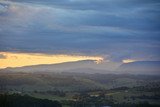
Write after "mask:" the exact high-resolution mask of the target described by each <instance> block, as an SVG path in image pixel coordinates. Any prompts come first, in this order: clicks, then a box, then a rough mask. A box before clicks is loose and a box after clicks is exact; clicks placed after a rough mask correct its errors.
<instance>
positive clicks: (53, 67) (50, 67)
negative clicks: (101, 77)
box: [0, 60, 119, 73]
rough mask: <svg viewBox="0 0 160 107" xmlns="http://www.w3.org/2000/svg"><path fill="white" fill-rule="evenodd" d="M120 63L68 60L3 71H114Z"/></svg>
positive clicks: (2, 70) (4, 70) (3, 70)
mask: <svg viewBox="0 0 160 107" xmlns="http://www.w3.org/2000/svg"><path fill="white" fill-rule="evenodd" d="M118 66H119V65H116V64H112V63H102V64H96V63H95V62H94V61H93V60H83V61H75V62H66V63H60V64H44V65H33V66H24V67H16V68H5V69H1V70H0V71H1V72H76V73H112V71H114V70H113V68H114V69H115V68H116V67H118Z"/></svg>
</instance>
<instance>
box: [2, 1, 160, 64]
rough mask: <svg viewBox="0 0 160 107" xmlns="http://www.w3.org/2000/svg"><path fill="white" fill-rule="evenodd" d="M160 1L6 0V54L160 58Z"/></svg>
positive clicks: (3, 18)
mask: <svg viewBox="0 0 160 107" xmlns="http://www.w3.org/2000/svg"><path fill="white" fill-rule="evenodd" d="M159 7H160V2H159V1H158V0H141V1H138V0H121V1H117V0H60V1H59V0H47V1H44V0H36V1H35V0H11V1H0V51H24V52H46V53H67V54H74V53H81V54H87V55H90V54H94V55H103V56H105V55H107V56H108V55H109V56H110V58H111V60H113V61H121V60H123V59H125V58H136V59H138V58H139V59H146V60H160V58H159V54H160V51H159V50H160V37H159V35H160V22H159V18H160V8H159Z"/></svg>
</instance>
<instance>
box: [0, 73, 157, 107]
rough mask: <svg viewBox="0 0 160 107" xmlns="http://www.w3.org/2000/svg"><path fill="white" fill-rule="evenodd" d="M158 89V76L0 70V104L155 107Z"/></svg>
mask: <svg viewBox="0 0 160 107" xmlns="http://www.w3.org/2000/svg"><path fill="white" fill-rule="evenodd" d="M159 90H160V76H159V75H158V76H157V75H133V74H100V73H93V74H88V73H73V72H60V73H56V72H29V73H28V72H11V71H5V72H4V71H3V72H2V71H1V73H0V92H1V94H0V102H1V103H0V106H1V107H159V106H160V103H159V102H160V91H159ZM29 99H32V100H29ZM2 102H3V103H2ZM5 102H6V104H5ZM16 102H17V103H16ZM27 102H28V103H27ZM48 102H49V103H48ZM25 103H27V104H28V105H25ZM24 105H25V106H24Z"/></svg>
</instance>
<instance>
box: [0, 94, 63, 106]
mask: <svg viewBox="0 0 160 107" xmlns="http://www.w3.org/2000/svg"><path fill="white" fill-rule="evenodd" d="M0 107H62V105H61V104H60V103H59V102H58V101H51V100H47V99H38V98H34V97H31V96H28V95H24V96H21V95H19V94H12V95H8V94H0Z"/></svg>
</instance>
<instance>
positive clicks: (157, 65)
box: [117, 61, 160, 75]
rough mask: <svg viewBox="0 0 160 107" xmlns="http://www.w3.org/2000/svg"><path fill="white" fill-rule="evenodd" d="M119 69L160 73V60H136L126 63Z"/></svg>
mask: <svg viewBox="0 0 160 107" xmlns="http://www.w3.org/2000/svg"><path fill="white" fill-rule="evenodd" d="M117 70H118V71H119V72H120V73H129V74H151V75H157V74H158V75H159V74H160V61H136V62H131V63H124V64H122V65H121V66H120V67H119V68H118V69H117Z"/></svg>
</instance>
